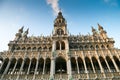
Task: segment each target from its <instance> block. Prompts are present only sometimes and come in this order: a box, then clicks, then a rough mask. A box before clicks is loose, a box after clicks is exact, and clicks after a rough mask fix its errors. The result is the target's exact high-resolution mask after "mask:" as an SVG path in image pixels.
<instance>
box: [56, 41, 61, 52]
mask: <svg viewBox="0 0 120 80" xmlns="http://www.w3.org/2000/svg"><path fill="white" fill-rule="evenodd" d="M56 50H60V43H59V41H57V42H56Z"/></svg>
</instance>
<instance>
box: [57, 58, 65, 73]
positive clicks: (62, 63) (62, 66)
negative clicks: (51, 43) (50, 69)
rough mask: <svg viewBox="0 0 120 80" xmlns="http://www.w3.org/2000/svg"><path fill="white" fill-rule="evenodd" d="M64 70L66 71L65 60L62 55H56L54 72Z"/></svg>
mask: <svg viewBox="0 0 120 80" xmlns="http://www.w3.org/2000/svg"><path fill="white" fill-rule="evenodd" d="M58 65H59V66H58ZM66 72H67V68H66V60H65V59H64V58H63V57H57V58H56V61H55V73H56V74H61V73H66Z"/></svg>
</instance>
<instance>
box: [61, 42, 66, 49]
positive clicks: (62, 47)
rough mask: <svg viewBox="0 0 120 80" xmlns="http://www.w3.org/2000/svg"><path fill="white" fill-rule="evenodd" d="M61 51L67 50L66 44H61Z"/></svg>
mask: <svg viewBox="0 0 120 80" xmlns="http://www.w3.org/2000/svg"><path fill="white" fill-rule="evenodd" d="M61 49H62V50H65V43H64V42H63V41H62V42H61Z"/></svg>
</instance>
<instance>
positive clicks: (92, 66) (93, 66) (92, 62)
mask: <svg viewBox="0 0 120 80" xmlns="http://www.w3.org/2000/svg"><path fill="white" fill-rule="evenodd" d="M90 62H91V64H92V68H93V72H94V73H95V67H94V65H93V61H92V60H91V59H90Z"/></svg>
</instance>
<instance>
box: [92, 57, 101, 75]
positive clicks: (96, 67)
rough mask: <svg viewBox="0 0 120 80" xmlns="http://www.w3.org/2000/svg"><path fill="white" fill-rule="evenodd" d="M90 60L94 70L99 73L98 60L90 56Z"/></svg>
mask: <svg viewBox="0 0 120 80" xmlns="http://www.w3.org/2000/svg"><path fill="white" fill-rule="evenodd" d="M92 62H93V65H94V68H95V71H96V72H98V73H100V66H99V64H98V61H97V59H96V58H95V57H92Z"/></svg>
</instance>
